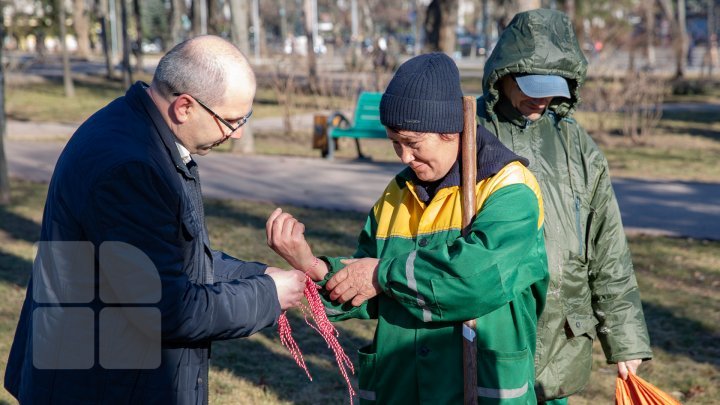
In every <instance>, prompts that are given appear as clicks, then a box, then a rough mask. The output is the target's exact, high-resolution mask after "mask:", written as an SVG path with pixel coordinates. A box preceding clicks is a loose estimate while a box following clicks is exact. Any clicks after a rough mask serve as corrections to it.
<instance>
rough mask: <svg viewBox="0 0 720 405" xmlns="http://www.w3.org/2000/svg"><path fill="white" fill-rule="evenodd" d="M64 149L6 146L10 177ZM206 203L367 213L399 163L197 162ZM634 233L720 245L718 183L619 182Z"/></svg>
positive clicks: (37, 171)
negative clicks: (237, 202) (252, 202)
mask: <svg viewBox="0 0 720 405" xmlns="http://www.w3.org/2000/svg"><path fill="white" fill-rule="evenodd" d="M62 146H63V144H62V143H59V142H32V141H18V140H12V139H11V140H8V141H7V142H6V152H7V155H8V160H9V164H10V174H11V176H16V177H21V178H26V179H30V180H36V181H48V180H49V179H50V176H51V174H52V171H53V168H54V165H55V161H56V160H57V156H58V155H59V153H60V151H61V149H62ZM198 162H199V165H200V167H201V174H202V178H203V192H204V194H205V195H207V196H208V197H216V198H237V199H248V200H259V201H271V202H274V203H276V204H280V205H282V204H292V205H300V206H306V207H320V208H330V209H337V210H355V211H361V212H366V211H367V210H368V209H369V208H370V207H371V206H372V204H373V203H374V202H375V200H376V199H377V197H378V196H379V195H380V192H381V191H382V190H383V189H384V187H385V185H386V184H387V182H388V181H389V179H390V178H391V177H392V176H393V175H394V174H395V173H396V172H398V171H399V170H400V169H401V165H400V164H389V163H366V162H354V161H335V162H328V161H326V160H323V159H319V158H313V159H310V158H294V157H277V156H237V155H231V154H226V153H214V154H213V153H211V154H210V155H208V156H206V157H200V158H198ZM613 184H614V185H615V190H616V193H617V195H618V200H619V204H620V208H621V211H622V216H623V222H624V223H625V226H626V230H627V231H628V232H640V233H651V234H662V235H673V236H687V237H693V238H701V239H714V240H720V184H706V183H691V182H667V181H643V180H635V179H623V178H617V179H614V180H613Z"/></svg>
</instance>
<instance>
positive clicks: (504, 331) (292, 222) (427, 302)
mask: <svg viewBox="0 0 720 405" xmlns="http://www.w3.org/2000/svg"><path fill="white" fill-rule="evenodd" d="M380 120H381V122H382V123H383V125H385V126H386V129H387V134H388V138H390V140H391V141H392V144H393V147H394V148H395V152H396V153H397V155H398V157H399V158H400V160H401V161H402V162H403V163H404V164H406V165H407V166H408V167H407V168H406V169H405V170H403V171H402V172H400V173H399V174H398V175H397V176H396V177H395V178H393V179H392V180H391V181H390V183H389V184H388V186H387V188H386V189H385V191H384V192H383V193H382V194H381V195H380V198H379V199H378V201H377V202H376V204H375V205H374V206H373V207H372V209H371V211H370V213H369V215H368V218H367V221H366V223H365V227H364V228H363V229H362V231H361V233H360V236H359V239H358V247H357V251H356V252H355V254H353V256H352V258H350V259H348V260H343V259H342V258H325V257H323V258H322V259H318V258H316V257H315V255H314V254H313V252H312V250H311V248H310V246H309V245H308V243H307V242H306V241H305V238H304V236H303V232H304V226H303V225H302V223H300V222H298V221H297V220H296V219H295V218H293V217H292V216H291V215H290V214H288V213H283V212H282V211H281V210H280V209H277V210H275V212H273V213H272V214H271V216H270V218H269V219H268V222H267V234H268V235H267V236H268V244H269V245H270V246H271V247H272V248H273V249H274V250H275V251H276V252H277V253H278V254H279V255H280V256H282V257H283V258H284V259H285V260H286V261H287V262H288V263H290V264H291V265H292V266H293V267H295V268H297V269H302V270H305V271H306V272H307V274H308V275H309V276H310V277H311V278H312V279H313V280H315V281H317V282H319V284H320V285H321V286H324V292H325V294H326V295H325V296H324V304H325V306H326V311H327V313H328V316H329V318H330V319H331V320H332V321H339V320H344V319H349V318H360V319H377V320H378V321H377V329H376V331H375V338H374V339H373V342H372V344H371V345H369V346H367V347H364V348H362V349H360V352H359V390H358V396H359V397H360V399H361V401H360V402H361V403H365V404H433V405H434V404H453V403H462V401H463V364H462V356H463V355H462V341H463V337H462V336H463V332H462V324H461V323H462V322H463V321H465V320H468V319H477V327H476V331H475V332H476V333H477V338H476V341H477V348H478V355H477V362H478V363H477V381H478V388H477V398H478V402H479V403H486V404H498V403H502V404H520V403H522V404H534V403H535V402H536V398H535V393H534V390H533V386H534V379H535V370H534V364H533V353H534V350H535V341H536V339H535V331H536V322H537V317H538V315H539V314H540V312H541V311H542V308H543V304H544V300H545V290H546V286H547V277H548V276H547V262H546V260H545V250H544V249H545V244H544V241H543V231H542V228H543V209H542V198H541V195H540V193H539V187H538V184H537V182H536V180H535V178H534V176H533V175H532V174H531V173H530V171H529V170H528V169H527V168H526V164H527V160H526V159H524V158H522V157H520V156H518V155H516V154H515V153H513V152H511V151H510V150H509V149H508V148H506V147H505V146H503V145H502V144H501V143H500V142H499V141H498V140H497V138H495V137H494V136H493V135H491V134H490V133H489V132H488V131H484V130H480V131H479V132H478V135H477V146H478V148H477V176H476V186H475V190H474V191H475V194H476V196H477V203H476V207H475V208H476V213H477V214H476V216H475V218H474V220H473V222H472V223H471V225H470V231H469V233H468V235H467V236H461V228H462V209H461V199H462V193H461V192H460V169H459V168H460V157H459V152H460V132H461V131H462V130H463V120H464V117H463V106H462V91H461V89H460V77H459V73H458V69H457V67H456V66H455V63H454V62H453V61H452V59H450V58H449V57H448V56H447V55H445V54H441V53H434V54H427V55H420V56H417V57H415V58H412V59H410V60H408V61H407V62H405V63H404V64H403V65H402V66H401V67H400V68H399V69H398V71H397V72H396V73H395V75H394V77H393V79H392V80H391V81H390V83H389V84H388V86H387V89H386V90H385V92H384V94H383V96H382V99H381V102H380Z"/></svg>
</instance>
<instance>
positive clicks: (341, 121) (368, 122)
mask: <svg viewBox="0 0 720 405" xmlns="http://www.w3.org/2000/svg"><path fill="white" fill-rule="evenodd" d="M380 98H382V93H377V92H362V93H360V95H359V96H358V101H357V105H356V106H355V114H354V115H353V120H352V123H351V122H350V120H349V119H348V118H347V117H346V116H345V115H343V114H342V113H341V112H339V111H336V112H334V113H333V114H332V115H331V116H330V117H328V118H327V120H326V121H325V122H323V121H324V120H323V118H324V117H322V116H319V117H316V121H315V133H316V137H320V138H322V137H323V135H324V138H325V142H323V141H322V140H321V141H320V142H317V143H316V147H318V148H319V149H320V150H321V152H322V156H323V157H325V158H327V159H328V160H332V159H333V157H334V155H335V150H336V149H337V140H338V138H354V139H355V146H356V147H357V152H358V158H359V159H367V157H366V156H365V155H363V153H362V150H361V149H360V139H370V138H382V139H386V138H387V134H386V132H385V127H384V126H383V125H382V124H381V123H380ZM318 124H319V125H318ZM323 124H324V125H323ZM323 126H324V128H323ZM317 134H320V135H319V136H318V135H317Z"/></svg>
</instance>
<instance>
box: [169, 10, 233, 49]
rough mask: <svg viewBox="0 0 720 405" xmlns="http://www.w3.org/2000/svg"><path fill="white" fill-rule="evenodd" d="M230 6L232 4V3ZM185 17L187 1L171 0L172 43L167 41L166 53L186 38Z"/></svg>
mask: <svg viewBox="0 0 720 405" xmlns="http://www.w3.org/2000/svg"><path fill="white" fill-rule="evenodd" d="M230 4H232V1H231V2H230ZM184 15H185V1H184V0H170V41H165V44H166V47H167V49H165V50H166V51H168V50H170V48H172V47H173V46H175V45H176V44H178V43H180V42H181V41H182V39H183V36H184V35H183V22H182V18H183V16H184Z"/></svg>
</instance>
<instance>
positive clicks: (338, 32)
mask: <svg viewBox="0 0 720 405" xmlns="http://www.w3.org/2000/svg"><path fill="white" fill-rule="evenodd" d="M718 3H719V0H655V1H647V0H645V1H641V0H616V1H610V0H593V1H590V0H411V1H406V0H263V1H262V2H261V1H259V0H144V1H139V0H4V1H2V2H1V4H2V9H3V25H4V28H5V33H6V37H5V40H4V44H5V47H6V49H8V50H11V51H13V50H22V51H26V52H33V53H36V54H37V56H38V57H43V56H44V55H45V53H46V52H47V51H48V50H50V51H56V50H57V49H58V44H59V42H58V35H59V32H60V27H59V23H58V19H57V15H58V13H59V11H60V8H63V9H64V10H63V11H64V12H65V13H66V14H67V18H66V19H65V24H66V28H67V36H68V49H69V50H70V51H71V52H72V54H73V57H74V60H78V59H80V60H82V59H88V58H91V57H96V56H99V55H105V54H107V56H108V58H109V59H110V61H111V67H112V66H114V65H115V64H117V63H118V62H120V61H121V60H122V55H123V52H124V51H123V49H125V48H127V49H128V53H129V54H130V55H131V59H133V61H135V63H134V64H135V67H134V68H133V69H134V70H137V69H140V68H141V67H142V56H143V54H146V53H151V54H155V53H161V52H162V51H166V50H168V49H169V48H170V47H171V46H172V45H174V44H176V43H178V42H179V41H181V40H183V39H185V38H188V37H190V36H194V35H199V34H205V33H210V34H217V35H222V36H225V37H228V38H231V39H232V40H233V41H240V38H241V37H243V35H242V34H241V33H240V32H238V31H244V30H247V33H248V43H247V44H241V46H242V47H243V49H245V51H246V52H247V53H248V55H249V56H251V57H254V58H266V57H271V56H275V55H282V54H286V55H287V54H290V55H293V54H294V55H298V56H302V57H303V58H307V57H308V56H312V55H309V54H308V53H307V50H308V49H312V50H313V51H314V52H311V53H314V54H315V55H318V56H322V55H331V56H333V55H334V56H337V55H343V56H346V59H347V61H349V62H355V63H358V60H357V59H358V58H357V56H358V55H363V54H364V53H370V52H372V50H373V49H374V48H377V47H378V46H379V47H381V48H383V50H384V51H388V49H389V48H390V47H392V48H393V49H390V50H392V51H395V52H397V53H398V54H399V55H410V54H416V53H418V52H425V51H441V52H446V53H448V54H450V55H452V56H456V57H477V56H480V57H482V56H483V55H484V54H486V53H487V51H488V50H489V49H491V48H492V45H493V44H494V41H495V40H496V39H497V37H498V34H499V32H501V31H502V29H503V28H504V26H505V25H506V24H507V23H508V22H509V20H510V19H511V18H512V16H513V15H514V14H515V13H517V12H518V11H522V10H529V9H533V8H537V7H547V8H555V9H560V10H563V11H565V12H566V13H567V14H568V15H569V16H570V17H571V18H572V20H573V21H574V23H575V27H576V30H577V34H578V38H579V39H580V41H581V43H582V44H583V46H584V48H585V50H586V51H587V52H588V53H589V54H591V55H592V54H593V53H599V52H601V51H602V50H603V48H604V47H605V46H609V47H610V48H612V49H623V50H624V51H625V52H628V58H629V59H632V60H633V63H635V65H634V66H632V68H642V67H643V66H642V65H641V64H638V63H639V62H638V61H639V60H640V59H642V60H643V61H645V62H646V64H652V63H654V62H655V60H654V59H653V58H654V53H655V49H656V48H657V47H658V46H661V47H667V46H669V47H671V48H672V49H674V52H675V59H676V61H675V64H676V68H675V72H674V73H675V74H676V75H677V76H682V75H684V74H685V68H686V66H687V64H688V63H694V62H696V61H695V60H693V59H692V55H690V57H689V53H690V54H691V53H692V52H694V51H695V50H696V47H698V46H702V47H706V48H709V47H708V46H707V44H709V45H713V43H712V42H714V45H717V39H716V38H717V29H718V24H717V15H718V13H717V7H718ZM122 10H126V12H127V13H128V16H127V18H126V20H125V21H124V23H123V19H122V18H121V15H122ZM234 15H235V18H233V16H234ZM124 32H125V33H127V38H123V33H124ZM713 34H715V35H713ZM378 39H382V41H380V44H378ZM105 42H107V46H103V44H104V43H105ZM308 44H310V46H309V47H308ZM634 53H637V55H634ZM353 54H355V56H356V58H355V59H354V60H353V58H351V57H350V56H352V55H353ZM631 54H633V55H632V56H631ZM703 59H704V56H703V57H699V58H698V60H697V61H698V62H700V63H703ZM706 59H707V60H706V61H705V62H704V63H706V64H710V63H711V62H716V61H714V60H713V58H706ZM715 59H716V58H715Z"/></svg>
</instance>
